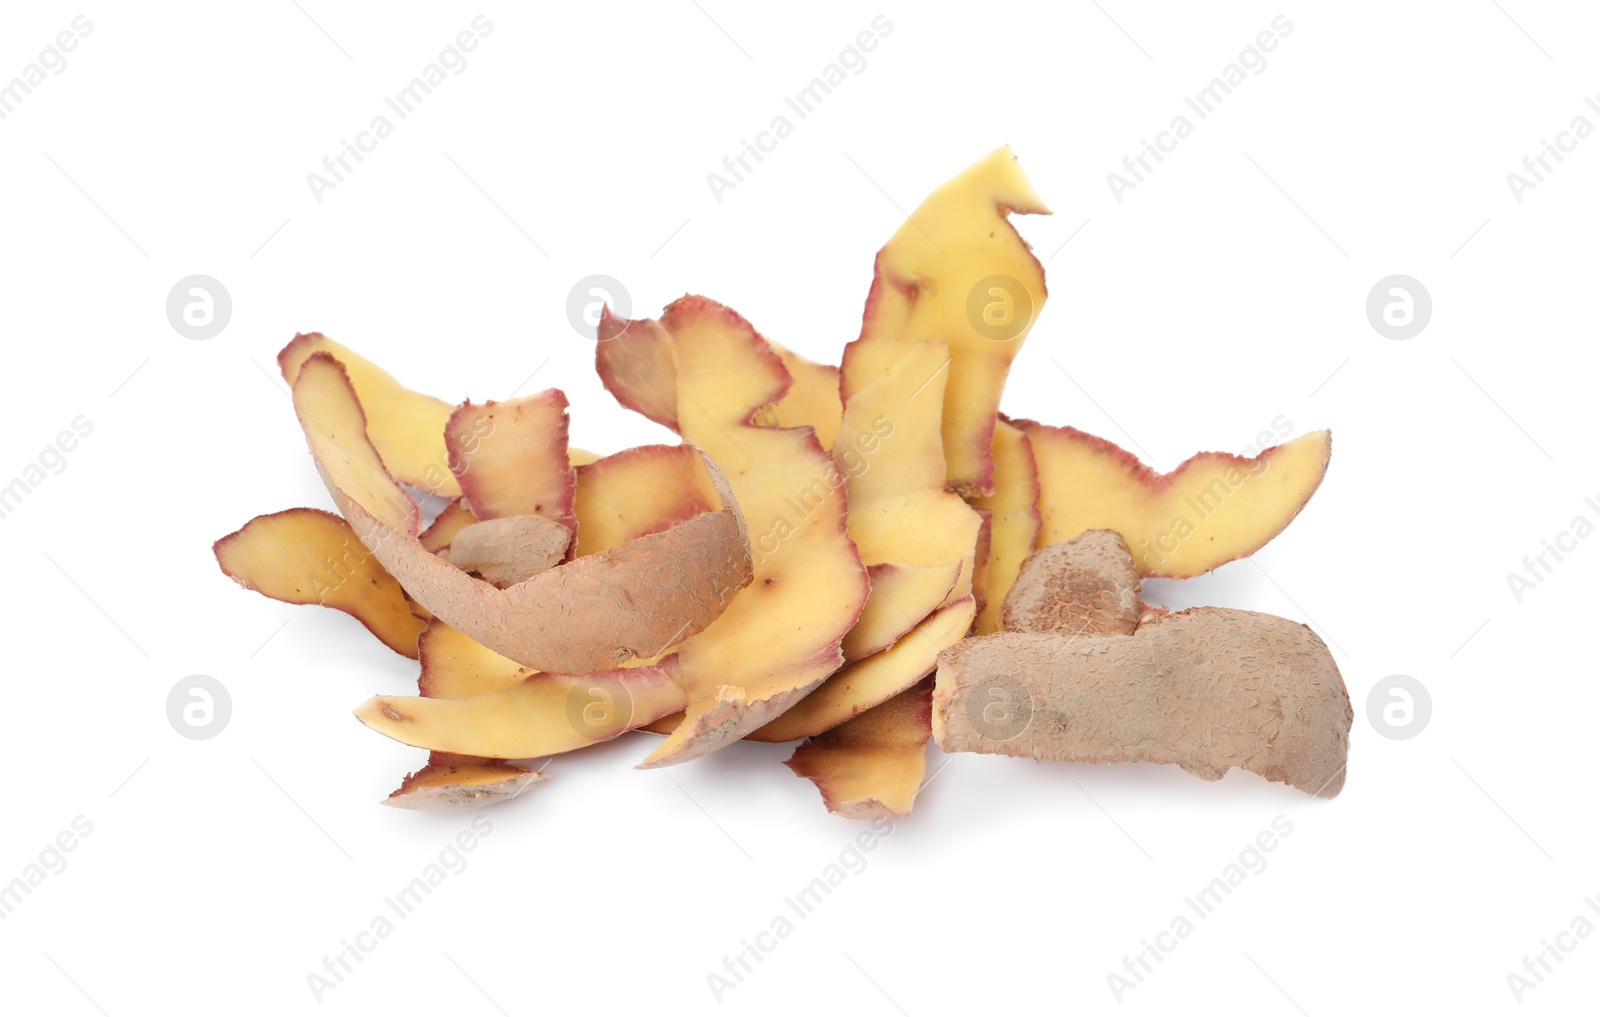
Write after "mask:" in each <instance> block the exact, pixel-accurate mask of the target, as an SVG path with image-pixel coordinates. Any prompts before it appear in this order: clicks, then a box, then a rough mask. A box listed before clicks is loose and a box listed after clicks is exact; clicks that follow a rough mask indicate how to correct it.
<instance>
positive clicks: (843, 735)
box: [784, 680, 933, 819]
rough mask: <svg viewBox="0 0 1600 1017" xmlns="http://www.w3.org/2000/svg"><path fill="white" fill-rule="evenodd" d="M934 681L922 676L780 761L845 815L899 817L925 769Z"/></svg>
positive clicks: (914, 794) (907, 812) (830, 807)
mask: <svg viewBox="0 0 1600 1017" xmlns="http://www.w3.org/2000/svg"><path fill="white" fill-rule="evenodd" d="M932 684H933V683H932V681H931V680H928V681H923V682H920V683H918V684H917V685H915V686H913V687H912V688H910V689H907V690H906V691H904V692H902V693H900V694H899V695H897V696H895V697H894V698H893V699H891V700H889V701H888V702H886V703H882V704H880V705H878V706H875V707H873V708H872V709H870V710H868V711H867V712H865V713H863V714H861V715H860V716H859V717H856V718H855V719H854V720H851V721H849V722H848V723H845V724H841V725H840V726H838V727H836V728H834V729H833V730H832V731H829V732H828V733H827V734H823V735H819V736H817V737H816V738H813V739H811V740H810V741H808V742H806V743H805V744H803V745H801V746H800V747H799V748H797V749H795V751H794V755H792V756H790V757H789V759H788V760H787V761H785V763H784V765H785V766H787V767H788V768H789V769H791V770H793V771H794V772H795V774H796V775H797V776H800V777H804V778H806V779H807V780H809V781H811V782H812V783H813V784H815V785H816V786H817V790H818V791H820V792H822V801H823V803H824V804H825V805H827V807H828V811H829V812H832V813H834V814H836V815H840V816H844V817H845V818H846V819H884V818H899V817H901V816H908V815H910V814H911V806H912V803H913V802H915V801H916V798H917V792H918V791H920V790H921V789H922V783H923V778H924V777H925V776H926V775H927V772H928V735H929V731H930V723H931V722H930V714H931V705H930V703H931V696H932Z"/></svg>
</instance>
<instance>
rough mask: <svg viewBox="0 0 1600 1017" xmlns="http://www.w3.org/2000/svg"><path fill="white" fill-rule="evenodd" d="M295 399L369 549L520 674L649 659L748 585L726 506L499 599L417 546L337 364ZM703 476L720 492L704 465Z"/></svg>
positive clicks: (323, 467) (304, 381)
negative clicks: (524, 670) (522, 670)
mask: <svg viewBox="0 0 1600 1017" xmlns="http://www.w3.org/2000/svg"><path fill="white" fill-rule="evenodd" d="M294 395H295V406H296V410H297V412H298V413H299V416H300V421H301V426H302V427H303V428H304V429H305V432H306V437H307V441H308V442H309V444H310V446H311V449H312V454H313V457H314V459H315V460H316V462H317V468H318V471H319V472H320V473H321V474H322V476H323V480H324V482H325V483H326V484H327V487H328V491H329V494H331V495H332V496H333V499H334V502H335V504H337V505H338V507H339V509H340V511H341V512H342V513H343V514H344V517H345V519H346V520H348V521H349V523H350V525H351V527H352V528H353V529H354V530H355V532H356V535H357V536H358V537H359V538H360V539H361V541H362V543H364V544H365V545H366V546H367V547H368V548H369V549H370V550H371V551H372V553H373V555H374V556H375V557H377V559H378V560H379V561H380V562H381V563H382V564H383V566H384V567H385V568H386V569H387V570H388V571H389V573H390V574H391V575H393V576H394V577H395V578H396V579H397V580H398V581H399V582H400V585H401V586H402V587H404V588H405V590H406V592H407V593H408V594H409V595H410V596H411V597H412V599H414V600H415V601H416V602H417V603H419V604H421V605H422V606H423V607H424V608H426V609H427V610H428V611H429V612H430V613H431V614H433V615H434V616H435V617H437V618H440V619H442V620H443V621H444V622H445V623H447V624H449V625H451V626H452V627H454V628H456V629H458V630H460V631H461V632H462V633H464V634H465V635H467V636H469V637H470V638H472V639H474V640H476V641H478V642H480V643H482V644H483V645H485V646H487V647H489V648H490V649H493V650H495V651H496V652H498V653H500V654H502V655H504V656H506V657H510V658H511V659H512V660H515V661H517V662H518V663H520V664H524V665H527V666H528V667H532V668H535V669H536V670H539V671H550V672H562V673H566V674H589V673H593V672H596V671H604V670H607V669H610V668H613V667H617V666H619V665H621V664H623V663H625V662H627V661H629V660H632V659H634V658H636V657H654V656H656V655H658V654H660V653H662V652H663V651H665V650H666V649H668V648H669V647H671V646H672V645H673V644H675V643H677V642H679V641H681V640H683V639H685V638H687V637H689V636H691V635H693V634H695V633H697V632H699V631H701V630H702V629H704V628H705V627H706V626H707V625H708V624H710V623H711V622H712V621H713V620H714V619H716V618H717V617H718V616H719V615H720V614H721V613H722V612H723V609H724V608H725V607H726V606H727V604H728V602H729V601H731V600H732V599H733V594H734V593H735V592H736V591H738V590H739V589H741V588H743V587H744V586H746V585H747V584H748V583H749V581H750V577H751V575H752V569H751V563H750V557H749V538H748V536H747V533H746V530H745V525H744V518H743V516H742V515H741V514H740V512H739V509H738V506H737V503H736V502H735V501H734V500H733V498H732V496H731V495H729V496H727V497H725V498H724V500H723V503H722V504H723V506H724V507H723V508H720V509H718V510H717V511H715V512H710V513H707V514H705V515H702V516H697V517H696V518H694V519H690V520H688V521H687V522H684V523H682V524H680V525H678V526H675V527H673V528H672V529H670V530H666V531H664V532H661V533H655V534H650V535H648V536H644V537H640V538H638V539H637V540H633V541H629V542H628V543H627V544H624V545H622V546H620V547H616V548H613V549H611V550H609V551H605V552H602V553H600V554H596V555H589V556H585V557H581V558H577V559H575V560H573V561H571V562H568V563H567V564H565V565H562V566H560V567H558V568H553V569H549V570H546V571H544V572H541V573H539V574H538V575H535V576H533V577H532V578H531V579H528V580H527V581H525V582H522V583H519V584H517V585H515V586H512V587H509V588H508V589H505V590H498V589H496V588H495V587H494V586H493V585H492V584H490V583H487V582H484V581H483V580H481V579H477V578H475V577H473V576H471V575H468V574H467V573H466V572H464V571H462V570H461V569H459V568H457V567H456V566H454V565H452V564H450V563H449V562H448V561H445V560H444V559H442V558H440V557H439V556H437V555H435V554H433V553H432V552H430V551H428V550H427V549H426V548H425V547H423V546H422V544H421V542H420V541H419V540H418V539H417V538H416V518H417V517H416V505H415V503H413V502H411V501H410V499H409V497H406V496H405V495H404V492H403V491H402V490H401V489H400V488H399V485H397V484H395V483H394V481H393V480H392V479H391V478H389V476H388V474H387V473H386V472H385V471H384V470H383V464H382V461H381V460H380V459H379V458H378V456H377V453H376V452H375V451H374V450H373V449H372V446H371V445H370V443H368V442H367V441H366V440H365V432H364V429H363V428H362V427H361V426H360V417H361V407H360V403H359V402H358V401H357V400H356V395H355V391H354V389H353V388H352V387H351V385H350V382H349V379H348V377H347V376H346V375H345V373H344V370H343V369H342V368H341V367H340V365H339V363H338V361H336V360H334V359H333V358H332V357H331V356H330V355H328V354H326V353H317V354H314V355H313V356H312V357H310V358H309V359H308V360H307V361H306V362H305V364H304V365H302V366H301V369H300V374H299V376H298V378H297V379H296V381H295V390H294ZM319 420H334V421H336V422H337V423H336V424H335V425H331V426H336V427H337V428H338V430H330V429H329V427H325V426H324V425H323V424H321V423H319ZM352 425H354V426H352ZM706 468H707V469H708V470H710V471H712V478H713V482H714V483H715V484H717V485H724V484H725V482H724V481H722V480H721V477H720V475H719V474H717V473H716V472H715V467H714V466H713V465H712V464H711V463H710V461H709V460H708V461H707V467H706ZM352 489H353V491H354V492H360V494H359V495H357V494H354V493H352ZM395 494H398V495H399V496H400V497H401V498H402V499H403V505H401V504H396V503H394V501H393V499H394V495H395ZM373 503H375V504H376V506H377V507H376V510H374V509H373V508H371V507H369V506H370V505H371V504H373ZM406 508H409V513H408V512H407V511H406ZM468 754H470V755H477V754H478V753H468Z"/></svg>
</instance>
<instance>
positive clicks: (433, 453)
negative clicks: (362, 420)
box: [278, 332, 461, 498]
mask: <svg viewBox="0 0 1600 1017" xmlns="http://www.w3.org/2000/svg"><path fill="white" fill-rule="evenodd" d="M316 353H329V354H332V355H333V357H334V358H335V359H336V360H338V361H339V363H341V364H343V365H344V369H345V371H346V372H347V373H348V374H349V375H350V384H351V385H353V386H354V387H355V390H356V395H357V397H358V398H359V399H360V400H361V406H362V409H364V410H365V411H366V415H367V437H368V438H370V439H371V440H372V446H373V447H374V448H376V449H377V450H378V454H379V455H381V456H382V457H383V461H384V464H385V465H386V466H388V468H389V472H390V473H392V474H393V475H394V476H395V477H396V478H398V479H400V480H403V481H405V482H406V483H407V484H411V485H412V486H414V487H419V488H421V489H422V490H424V491H427V492H429V493H431V494H437V495H440V496H441V497H445V498H454V497H456V496H457V495H459V494H460V493H461V488H460V486H459V485H458V484H457V483H456V478H455V474H453V473H452V472H451V471H450V457H449V454H448V453H447V452H446V451H445V446H444V427H445V422H446V421H448V420H449V419H450V414H451V412H452V410H453V407H452V406H451V405H450V404H449V403H447V402H445V401H444V400H443V399H435V398H434V397H433V396H428V395H423V394H422V393H420V392H413V391H412V390H411V389H408V388H406V387H405V386H403V385H401V384H400V383H399V382H398V381H396V380H395V379H394V376H393V375H391V374H389V373H388V372H387V371H385V370H384V369H383V368H381V367H379V366H378V365H377V364H374V363H373V362H372V361H370V360H368V359H366V358H365V357H363V356H361V355H360V354H358V353H356V352H355V351H353V350H351V349H349V348H348V347H346V346H342V345H340V344H339V343H336V342H334V341H333V340H332V339H329V338H328V337H327V336H325V335H323V334H322V333H320V332H308V333H302V334H300V335H296V336H295V337H294V338H293V339H292V340H290V341H289V345H287V346H285V347H284V348H283V350H282V351H281V352H279V354H278V370H279V371H281V372H282V373H283V380H284V381H285V382H287V383H288V385H289V387H290V388H291V389H292V388H294V382H295V379H296V378H298V377H299V376H300V367H301V365H302V364H304V363H305V362H306V361H307V360H309V359H310V358H311V356H312V355H313V354H316Z"/></svg>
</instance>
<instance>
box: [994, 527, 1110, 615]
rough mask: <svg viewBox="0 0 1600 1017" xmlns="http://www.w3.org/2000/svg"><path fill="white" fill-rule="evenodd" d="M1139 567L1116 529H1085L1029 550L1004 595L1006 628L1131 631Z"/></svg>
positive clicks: (1003, 611)
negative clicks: (1065, 540) (1064, 540)
mask: <svg viewBox="0 0 1600 1017" xmlns="http://www.w3.org/2000/svg"><path fill="white" fill-rule="evenodd" d="M1140 589H1141V584H1140V582H1139V569H1138V566H1136V565H1135V564H1134V561H1133V553H1132V552H1131V551H1129V550H1128V544H1127V541H1125V540H1123V539H1122V535H1121V534H1120V533H1117V532H1116V531H1115V530H1090V531H1088V532H1087V533H1085V534H1083V535H1082V536H1080V537H1078V538H1076V539H1074V540H1069V541H1067V542H1066V543H1063V544H1051V545H1050V546H1049V547H1045V548H1041V549H1040V550H1038V551H1035V552H1034V553H1033V554H1031V555H1029V556H1028V557H1027V559H1026V560H1025V561H1024V562H1023V563H1022V571H1021V572H1020V573H1019V574H1018V575H1017V581H1016V582H1015V583H1013V584H1012V586H1011V592H1010V593H1008V594H1007V595H1006V600H1005V605H1004V606H1003V607H1002V608H1001V611H1000V627H1001V628H1002V629H1003V630H1004V631H1006V632H1055V633H1060V634H1061V635H1066V636H1073V635H1083V636H1110V635H1121V636H1127V635H1132V634H1133V630H1134V629H1136V628H1138V627H1139V615H1140V612H1141V607H1140V601H1139V592H1140Z"/></svg>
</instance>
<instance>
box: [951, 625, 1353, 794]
mask: <svg viewBox="0 0 1600 1017" xmlns="http://www.w3.org/2000/svg"><path fill="white" fill-rule="evenodd" d="M1352 716H1353V714H1352V712H1351V708H1350V697H1349V695H1348V694H1347V693H1346V691H1345V687H1344V681H1343V679H1342V678H1341V677H1340V676H1339V669H1338V667H1337V666H1336V665H1335V664H1334V661H1333V657H1332V656H1331V655H1330V654H1329V652H1328V648H1327V646H1325V645H1324V644H1323V642H1322V640H1321V639H1319V638H1317V636H1316V635H1315V634H1314V633H1313V632H1312V631H1311V630H1310V629H1308V628H1306V627H1305V626H1304V625H1300V624H1297V623H1295V622H1292V621H1289V620H1287V619H1284V618H1278V617H1276V616H1274V615H1268V614H1258V613H1256V612H1253V611H1236V610H1232V609H1228V608H1215V607H1200V608H1193V609H1191V610H1188V611H1182V612H1179V613H1176V614H1170V615H1166V616H1164V617H1160V618H1155V619H1153V620H1150V621H1147V622H1145V624H1143V625H1142V626H1140V627H1139V629H1138V630H1137V631H1136V632H1135V633H1134V634H1133V635H1126V636H1124V635H1112V636H1079V637H1076V638H1074V637H1070V636H1063V635H1045V634H1037V633H1026V632H998V633H995V634H993V635H988V636H980V637H977V638H974V639H968V640H965V641H963V642H961V643H958V644H956V645H955V646H953V647H951V648H949V649H948V650H945V651H944V652H943V653H941V654H940V655H939V670H938V676H937V680H936V684H935V688H934V701H933V733H934V739H935V740H936V741H937V742H938V744H939V746H940V748H942V749H944V750H945V751H946V752H986V753H1001V754H1004V755H1010V756H1029V757H1032V758H1034V759H1052V760H1058V761H1061V762H1074V763H1118V762H1153V763H1176V764H1177V765H1179V766H1181V767H1183V768H1184V769H1185V770H1187V771H1189V772H1190V773H1192V774H1194V775H1195V776H1197V777H1202V778H1204V779H1206V780H1216V779H1218V778H1220V777H1221V776H1222V775H1223V774H1224V773H1226V772H1227V770H1228V768H1229V767H1231V766H1239V767H1243V768H1244V769H1247V770H1252V771H1254V772H1255V773H1258V774H1260V775H1261V776H1263V777H1265V778H1267V779H1268V780H1273V781H1279V782H1282V783H1286V784H1291V785H1293V786H1294V787H1296V788H1299V789H1300V790H1302V791H1305V792H1306V793H1308V794H1313V795H1318V796H1320V797H1323V798H1332V797H1333V796H1335V795H1337V794H1338V793H1339V790H1340V789H1341V788H1342V787H1343V786H1344V770H1345V761H1346V757H1347V755H1348V752H1349V742H1350V722H1351V719H1352Z"/></svg>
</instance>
